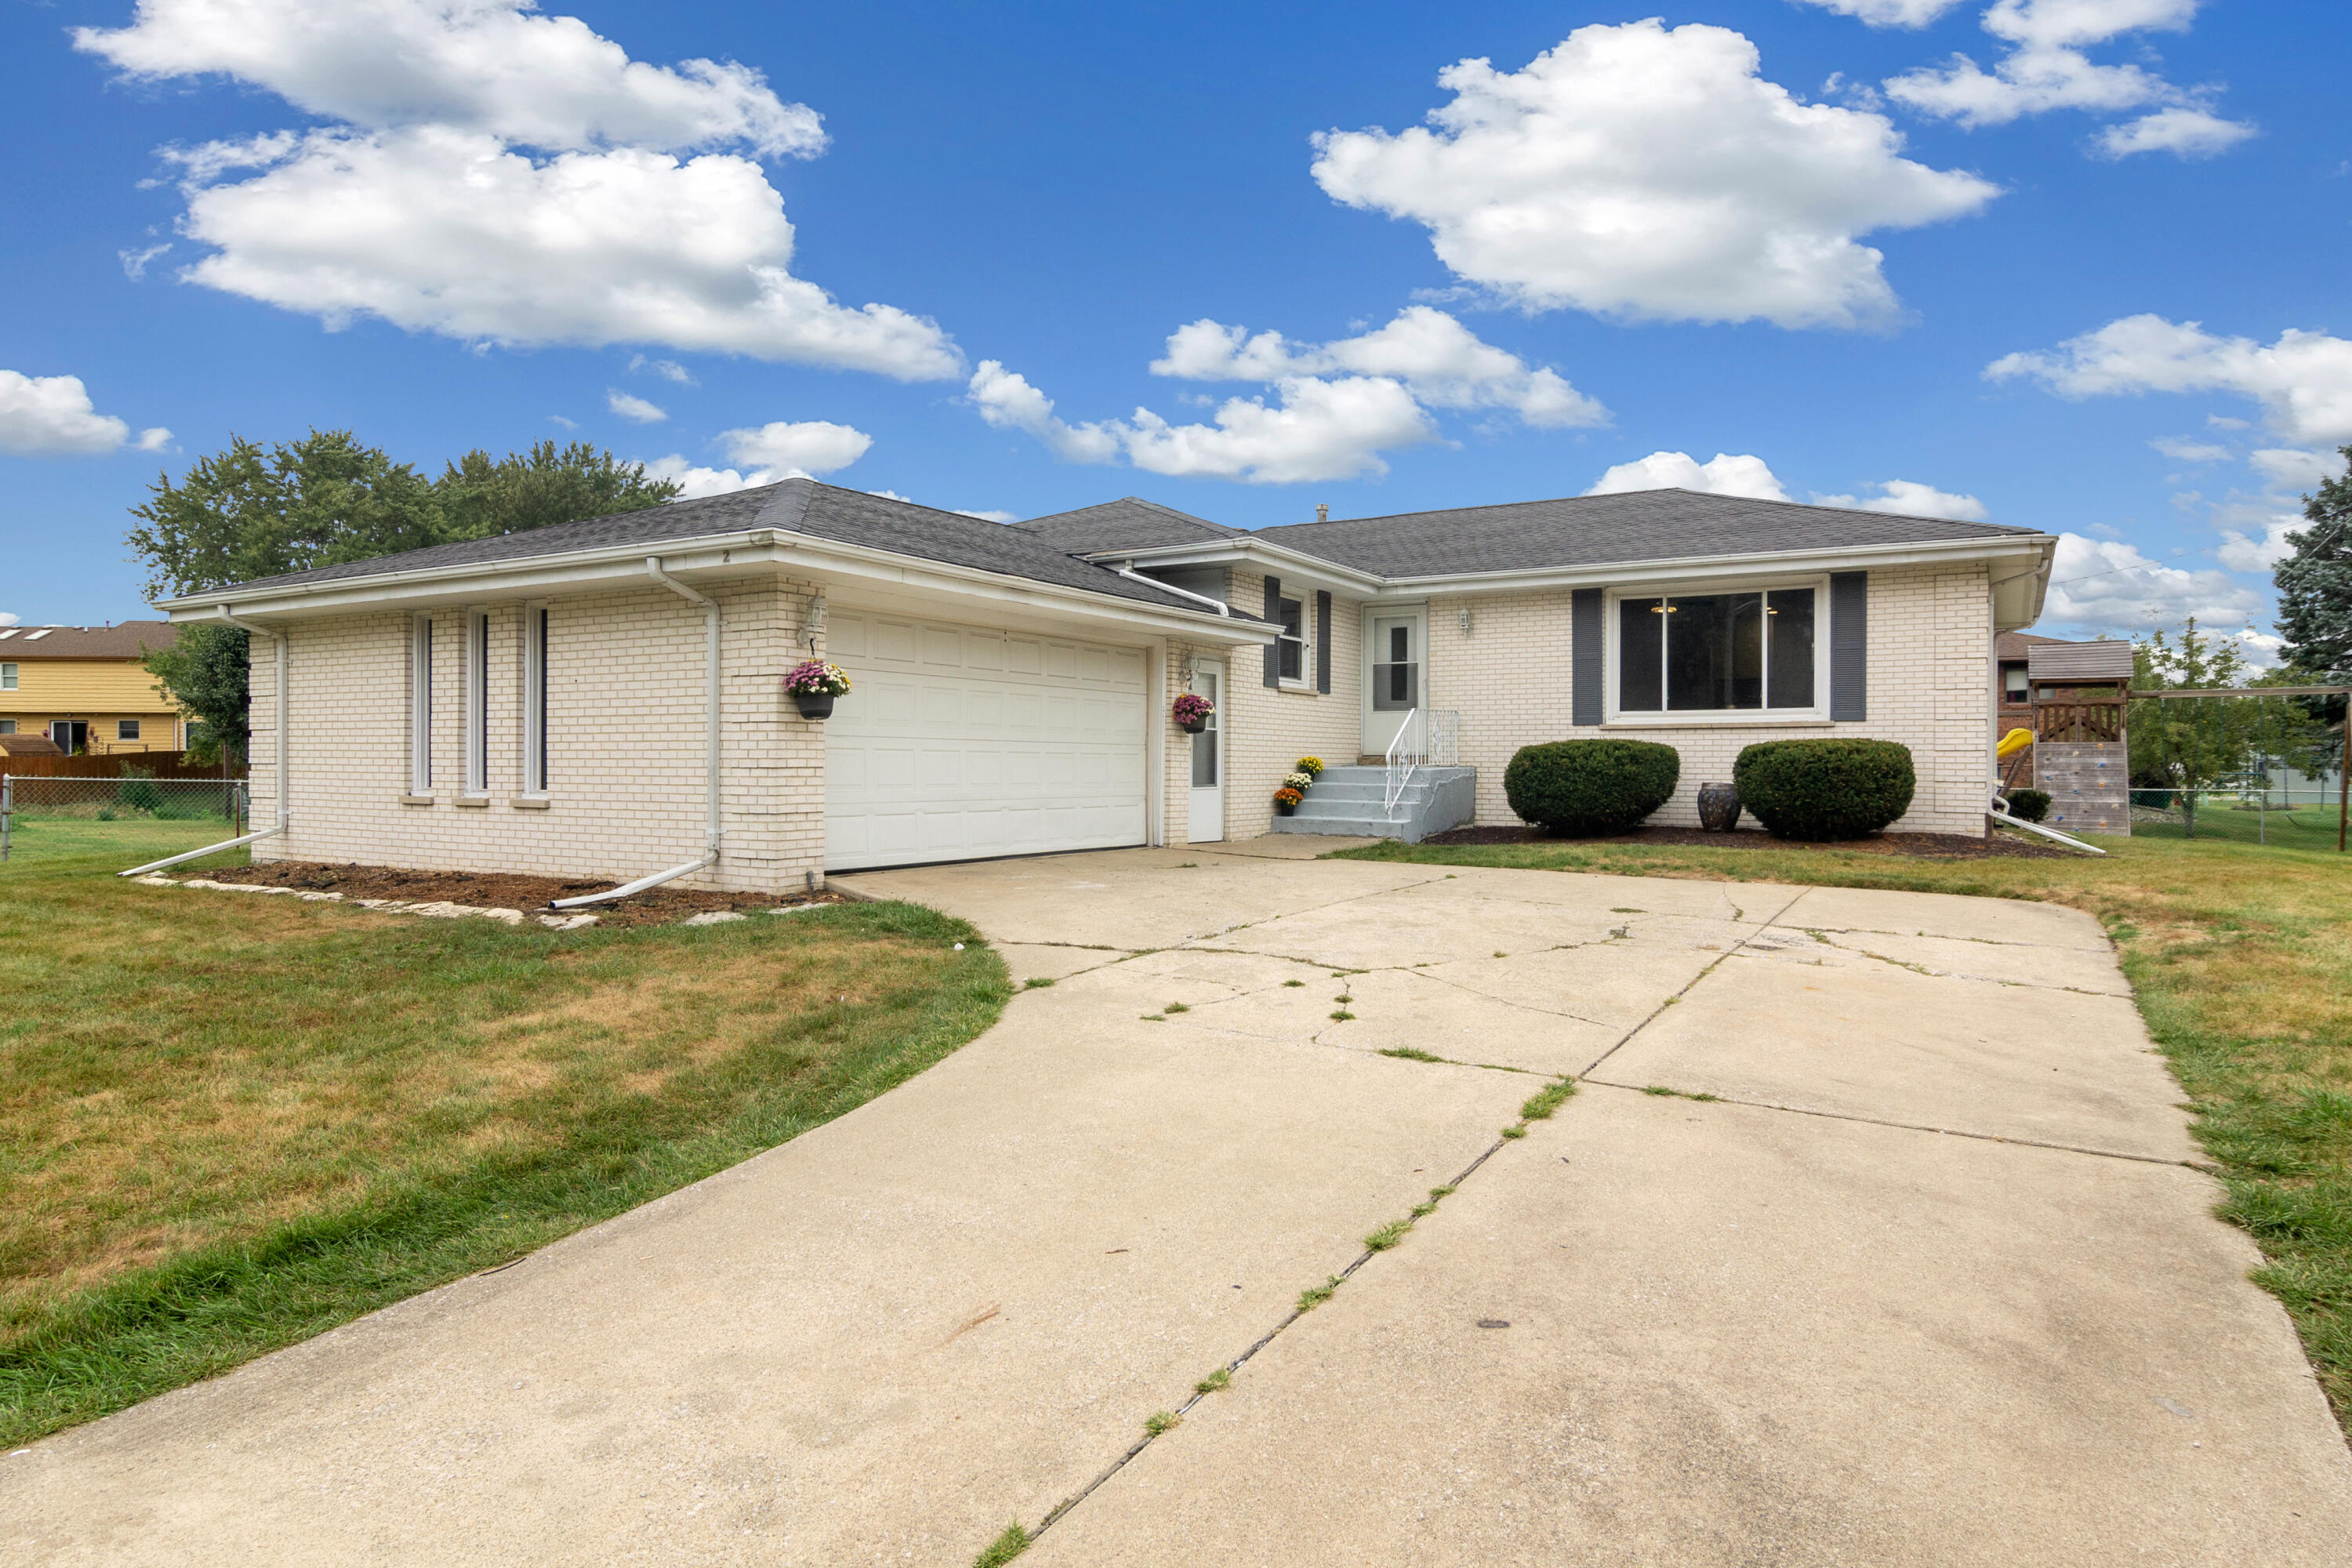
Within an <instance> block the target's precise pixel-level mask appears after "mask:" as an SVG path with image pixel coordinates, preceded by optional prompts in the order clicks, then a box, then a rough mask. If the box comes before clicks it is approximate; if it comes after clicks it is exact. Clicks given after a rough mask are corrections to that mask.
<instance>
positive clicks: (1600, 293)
mask: <svg viewBox="0 0 2352 1568" xmlns="http://www.w3.org/2000/svg"><path fill="white" fill-rule="evenodd" d="M1758 65H1759V58H1758V55H1757V50H1756V46H1755V45H1753V44H1751V43H1750V42H1748V39H1747V38H1746V37H1742V36H1741V35H1740V34H1738V33H1735V32H1732V31H1730V30H1728V29H1727V28H1723V27H1714V26H1699V25H1696V24H1694V25H1692V26H1683V27H1676V28H1673V29H1671V30H1669V29H1668V28H1666V27H1665V26H1664V25H1663V24H1662V23H1660V22H1658V21H1656V20H1654V19H1653V20H1650V21H1644V22H1632V23H1627V24H1625V25H1624V26H1590V27H1580V28H1579V29H1577V30H1576V31H1575V32H1574V33H1571V34H1570V36H1569V37H1568V38H1567V40H1566V41H1565V42H1563V43H1561V44H1560V45H1559V47H1556V48H1553V49H1551V50H1549V51H1548V52H1547V53H1545V54H1542V55H1540V56H1538V57H1537V58H1536V59H1535V60H1534V61H1532V62H1531V63H1530V64H1528V66H1527V67H1526V68H1524V69H1522V70H1518V71H1500V70H1496V68H1494V66H1493V65H1492V64H1491V63H1489V62H1488V61H1486V60H1484V59H1470V60H1464V61H1462V62H1460V63H1459V64H1457V65H1454V66H1451V67H1448V68H1446V69H1445V70H1444V71H1443V72H1441V73H1440V75H1439V77H1438V81H1439V84H1440V85H1441V86H1443V87H1444V88H1446V89H1450V90H1451V91H1452V92H1453V94H1454V98H1453V100H1452V101H1451V102H1448V103H1446V104H1444V105H1442V106H1440V107H1439V108H1437V109H1435V110H1432V111H1431V112H1430V115H1429V120H1430V124H1429V125H1428V126H1427V127H1418V126H1417V127H1413V128H1412V129H1410V130H1406V131H1402V132H1397V133H1394V134H1391V133H1390V132H1386V131H1381V130H1370V131H1332V132H1325V133H1324V134H1322V135H1320V136H1318V138H1317V139H1316V147H1317V150H1318V156H1317V158H1316V161H1315V165H1314V174H1315V178H1316V180H1317V182H1318V184H1321V185H1322V187H1323V189H1324V191H1325V192H1326V193H1328V195H1331V196H1332V197H1333V198H1334V199H1335V200H1338V201H1341V202H1344V203H1347V204H1348V205H1351V206H1358V207H1364V208H1368V209H1370V210H1372V211H1376V212H1383V213H1387V214H1389V215H1390V216H1394V217H1401V218H1410V219H1412V220H1413V221H1414V222H1417V223H1420V224H1423V225H1425V226H1427V227H1428V229H1429V230H1430V233H1431V237H1432V242H1433V246H1434V247H1435V249H1436V252H1437V255H1438V258H1439V259H1440V260H1442V261H1444V263H1445V265H1446V266H1447V267H1449V268H1452V269H1453V270H1454V273H1455V274H1457V275H1458V276H1460V277H1461V278H1463V279H1465V280H1467V281H1468V282H1470V283H1472V284H1475V285H1479V286H1481V287H1483V288H1485V289H1489V290H1491V291H1492V292H1493V293H1495V294H1496V295H1497V296H1499V297H1501V298H1503V299H1505V300H1509V301H1511V302H1513V303H1515V304H1517V305H1519V306H1521V307H1522V308H1524V309H1528V310H1552V309H1559V308H1564V307H1573V308H1575V309H1578V310H1590V311H1594V312H1597V313H1599V314H1602V315H1607V316H1613V317H1620V318H1624V319H1629V320H1661V321H1755V320H1762V321H1774V322H1777V323H1779V324H1780V325H1781V326H1784V327H1863V326H1878V325H1883V324H1885V323H1886V322H1888V321H1892V320H1893V319H1894V318H1895V315H1896V312H1897V306H1896V300H1895V291H1894V289H1892V288H1891V287H1890V286H1889V285H1888V283H1887V281H1886V279H1885V274H1884V273H1883V272H1882V271H1881V269H1880V263H1881V262H1882V261H1883V259H1884V258H1883V257H1882V255H1881V254H1880V252H1878V251H1877V250H1875V249H1874V248H1872V247H1869V246H1866V245H1864V244H1862V243H1861V237H1862V236H1864V235H1866V234H1869V233H1872V232H1874V231H1875V230H1879V229H1895V228H1913V227H1916V226H1920V225H1923V224H1930V223H1936V222H1939V221H1942V220H1944V219H1947V218H1954V217H1959V216H1965V215H1967V214H1969V213H1973V212H1975V211H1977V210H1978V209H1979V208H1980V207H1982V206H1983V205H1985V204H1986V203H1987V202H1988V201H1990V200H1991V199H1992V197H1993V196H1994V195H1996V194H1997V190H1996V187H1994V186H1993V185H1992V184H1989V183H1988V182H1986V181H1984V180H1981V179H1979V178H1978V177H1977V176H1976V175H1974V174H1964V173H1959V172H1955V171H1944V170H1937V169H1931V168H1928V167H1927V165H1925V164H1923V163H1914V162H1912V161H1911V160H1909V159H1906V158H1903V157H1900V156H1898V155H1897V154H1898V153H1899V152H1900V150H1901V148H1902V145H1903V139H1902V137H1901V136H1899V135H1898V134H1896V132H1895V129H1894V127H1893V126H1892V125H1890V124H1889V123H1888V122H1887V121H1886V120H1885V118H1884V117H1882V116H1880V115H1877V114H1874V113H1869V112H1866V111H1864V110H1854V109H1842V108H1838V107H1835V106H1833V105H1829V104H1807V103H1801V102H1799V101H1798V100H1796V99H1795V98H1794V97H1793V96H1792V95H1790V92H1789V91H1788V89H1785V88H1783V87H1780V85H1778V84H1777V83H1774V82H1769V81H1767V80H1765V79H1763V78H1762V77H1760V76H1759V75H1758Z"/></svg>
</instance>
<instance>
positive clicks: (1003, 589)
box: [157, 528, 1276, 643]
mask: <svg viewBox="0 0 2352 1568" xmlns="http://www.w3.org/2000/svg"><path fill="white" fill-rule="evenodd" d="M680 544H681V545H685V546H690V548H688V549H683V550H677V551H672V552H670V553H668V554H667V555H665V556H664V557H663V558H662V559H663V560H664V561H665V562H666V563H667V564H666V568H665V569H666V570H667V571H668V572H669V573H672V574H688V575H693V576H699V575H702V574H707V573H725V574H728V575H730V576H745V575H749V574H752V573H754V572H757V571H760V570H761V569H768V570H781V571H784V572H788V573H791V574H793V575H796V576H807V577H814V578H817V579H819V580H825V579H834V580H841V581H849V580H858V581H863V582H866V583H876V584H888V585H890V586H893V587H903V588H908V589H913V590H916V591H918V592H929V593H941V594H949V593H951V594H953V595H956V596H957V597H958V598H960V599H964V600H971V599H985V600H989V601H992V602H994V603H997V604H1003V605H1015V606H1019V607H1021V608H1024V609H1026V610H1030V611H1033V612H1035V613H1039V614H1043V615H1046V616H1053V617H1055V618H1056V619H1068V618H1072V617H1079V618H1085V619H1090V620H1098V621H1103V622H1106V623H1112V624H1117V625H1120V626H1129V627H1141V628H1145V629H1148V630H1150V631H1152V632H1155V633H1159V634H1162V635H1164V634H1166V633H1168V632H1171V631H1177V632H1180V633H1182V634H1187V635H1192V636H1199V635H1202V634H1203V633H1207V634H1209V635H1210V637H1211V640H1213V641H1217V642H1230V643H1263V642H1270V641H1272V640H1273V637H1274V635H1275V630H1276V628H1274V627H1272V626H1264V625H1262V624H1260V623H1257V622H1254V621H1250V620H1247V619H1246V618H1244V617H1243V616H1232V617H1230V618H1226V617H1222V616H1218V615H1216V614H1214V613H1213V612H1212V611H1210V610H1208V609H1205V608H1204V609H1197V610H1196V609H1193V608H1192V607H1191V606H1189V605H1170V604H1148V603H1146V602H1144V601H1142V600H1140V599H1130V598H1128V597H1126V596H1124V595H1116V594H1108V593H1105V592H1104V591H1103V590H1101V589H1099V588H1080V587H1076V586H1072V585H1068V584H1058V583H1046V582H1044V581H1041V580H1039V579H1036V578H1032V577H1022V576H1018V575H1016V574H1011V573H1003V572H992V571H987V570H984V569H982V568H980V567H976V566H959V565H956V564H953V563H949V562H942V561H929V560H925V559H923V558H921V557H919V556H910V555H903V554H900V553H898V552H896V551H889V550H880V549H877V548H874V547H872V546H868V545H857V544H845V543H843V542H840V541H837V540H828V539H820V538H817V537H815V536H814V535H810V534H799V533H793V532H792V531H789V530H783V529H775V528H758V529H750V530H746V531H741V532H738V533H729V534H711V535H707V536H705V537H702V538H698V539H695V540H691V541H681V542H680ZM644 548H645V547H644V546H643V545H642V544H639V545H635V546H623V547H606V548H603V549H598V550H582V551H567V552H562V553H560V554H551V555H532V556H523V557H520V558H518V559H515V560H510V561H499V562H487V563H467V564H465V565H460V566H440V567H431V568H427V569H425V570H423V571H409V572H383V573H375V574H369V575H365V576H357V577H340V578H334V579H331V580H330V581H326V582H318V583H293V584H286V585H285V586H283V587H279V588H263V589H257V590H252V591H248V592H244V593H241V594H240V595H239V602H240V603H242V604H243V605H245V609H246V613H247V614H248V615H264V614H266V615H270V616H318V615H327V614H331V613H336V612H347V611H361V610H382V609H387V608H417V609H428V608H431V607H433V606H436V605H459V604H465V603H468V602H476V601H479V600H482V599H486V598H540V597H545V596H547V595H550V594H553V593H559V592H577V591H582V590H586V589H593V588H604V587H622V586H625V585H627V584H631V583H635V582H642V581H643V580H644V576H645V566H644V562H645V554H644ZM1152 585H1153V586H1154V587H1156V588H1160V589H1162V590H1165V589H1166V588H1167V586H1168V585H1167V584H1164V583H1154V584H1152ZM204 606H205V600H204V599H203V598H201V597H189V598H182V599H163V600H159V601H157V607H158V608H159V609H162V610H163V611H165V612H166V613H168V614H169V615H170V616H171V617H172V619H173V621H175V622H187V621H193V620H199V619H204V618H207V617H205V615H204V614H203V609H204Z"/></svg>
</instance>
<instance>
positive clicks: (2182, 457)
mask: <svg viewBox="0 0 2352 1568" xmlns="http://www.w3.org/2000/svg"><path fill="white" fill-rule="evenodd" d="M2148 445H2149V446H2151V447H2155V448H2156V449H2157V450H2158V451H2159V452H2161V453H2163V454H2164V455H2165V456H2166V457H2168V458H2171V459H2172V460H2173V461H2174V462H2176V463H2218V462H2221V461H2222V460H2223V459H2224V458H2228V457H2229V456H2230V455H2231V454H2230V448H2229V447H2216V446H2215V445H2213V443H2212V442H2210V441H2192V440H2190V439H2189V437H2186V436H2159V437H2157V438H2156V439H2155V440H2153V441H2150V442H2149V443H2148Z"/></svg>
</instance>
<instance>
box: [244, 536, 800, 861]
mask: <svg viewBox="0 0 2352 1568" xmlns="http://www.w3.org/2000/svg"><path fill="white" fill-rule="evenodd" d="M809 593H810V590H809V587H808V585H807V584H796V583H790V582H784V581H781V580H776V579H763V580H760V581H756V582H751V583H742V584H728V585H726V586H723V587H721V588H719V589H717V590H715V591H714V594H713V596H714V597H716V598H717V599H718V600H719V605H720V612H721V620H720V626H721V636H720V659H719V663H720V668H721V697H720V714H721V765H720V780H721V790H722V794H721V800H720V805H721V822H722V826H724V827H725V828H726V837H725V839H724V841H723V851H722V854H721V856H720V858H719V863H718V865H716V866H715V867H712V868H709V869H708V870H705V871H702V872H699V873H697V874H695V875H694V876H692V877H690V878H688V879H686V882H685V885H688V886H700V887H713V888H724V889H759V890H776V891H785V890H790V889H794V888H798V887H800V886H802V885H803V881H804V879H805V875H806V873H808V872H811V871H816V872H820V873H821V872H822V870H823V868H824V731H823V726H822V725H821V724H816V723H811V722H807V721H803V720H802V719H801V718H800V716H799V714H798V713H797V711H795V710H794V709H793V705H792V703H791V701H790V700H788V699H787V698H785V697H784V695H783V691H782V679H781V677H782V672H783V670H784V669H785V668H789V666H790V665H791V664H792V663H793V662H794V661H795V660H796V659H797V658H802V657H805V656H806V653H807V649H806V647H804V646H796V643H795V636H796V632H797V629H798V627H799V625H800V621H801V617H802V614H803V609H804V606H805V605H806V603H807V600H808V597H809ZM484 607H485V608H487V609H488V614H489V633H490V635H489V662H488V693H489V700H488V709H487V712H488V726H487V728H488V741H489V744H488V753H487V757H488V786H489V787H488V791H487V792H486V793H485V794H484V795H482V796H481V797H479V798H481V799H482V800H483V801H485V802H486V804H481V805H460V804H459V802H460V801H461V800H463V799H466V798H467V791H466V790H465V787H464V785H465V749H466V748H465V708H464V659H465V651H464V650H465V639H464V625H465V616H464V615H463V613H461V612H454V611H452V612H442V613H440V614H437V615H436V617H435V620H436V626H435V633H434V638H433V683H434V713H433V788H432V791H431V795H432V798H431V801H430V803H429V804H405V803H404V801H403V799H402V797H403V796H404V795H406V794H407V793H408V789H409V776H410V775H409V755H408V748H409V720H408V713H409V710H408V700H409V691H408V687H409V671H410V661H409V646H410V645H409V638H410V635H411V634H410V627H411V618H410V617H409V616H407V615H406V614H404V613H403V614H378V615H360V616H335V617H321V618H320V619H317V620H311V621H304V622H299V623H296V624H295V625H294V626H292V627H291V628H290V631H289V639H290V640H289V658H290V662H291V679H290V681H289V692H290V699H291V702H290V710H291V724H290V727H289V729H290V736H291V741H292V746H291V767H290V772H291V773H292V794H291V804H292V826H291V830H290V832H289V835H288V836H287V837H283V838H276V839H265V840H263V841H262V842H261V843H259V844H257V845H256V846H255V847H254V849H255V854H256V857H257V858H264V859H298V860H299V859H314V858H329V857H331V858H336V859H341V860H356V861H360V862H362V863H363V864H369V865H386V866H405V867H415V868H420V869H446V870H477V871H480V870H499V871H513V872H522V873H526V874H532V875H544V876H562V877H614V878H631V877H638V876H643V875H645V874H646V873H647V872H650V871H656V870H660V869H662V868H665V867H668V866H674V865H677V864H678V863H679V862H681V861H684V860H689V859H692V858H695V857H696V856H697V855H698V854H699V853H700V852H701V850H702V847H703V841H704V826H705V811H704V802H705V787H706V786H705V781H704V772H703V769H704V751H705V747H704V706H703V690H704V686H703V647H704V635H703V615H702V611H701V609H700V607H699V606H698V605H692V604H689V603H688V602H687V601H686V600H685V599H682V598H680V597H679V596H677V595H675V594H672V593H669V592H668V591H667V590H665V589H661V588H658V587H653V586H648V587H646V588H643V589H628V590H622V591H616V592H612V593H606V594H599V595H585V596H579V597H568V598H558V599H554V600H552V601H550V602H549V605H548V608H549V610H550V612H551V614H550V626H549V653H548V683H547V685H548V691H547V701H548V737H549V745H548V749H549V758H548V773H549V782H548V790H547V794H546V802H547V804H546V805H544V806H533V805H527V804H519V802H521V801H523V800H524V799H525V798H526V797H524V796H523V795H522V794H521V788H522V765H523V724H522V716H523V690H522V678H523V664H522V651H523V650H522V632H523V615H522V612H523V606H522V605H520V604H517V603H507V604H497V605H487V606H484ZM821 646H822V644H821V643H820V647H821ZM274 678H275V666H274V664H273V663H272V661H271V658H270V654H269V649H268V646H267V643H266V641H265V640H263V639H256V643H255V649H254V675H253V743H252V752H251V754H252V757H253V786H252V787H253V794H254V817H255V820H256V821H257V822H267V821H268V820H270V819H271V817H272V816H273V815H274V813H275V811H276V800H277V796H276V789H277V781H276V779H275V777H274V773H275V766H274V763H275V757H276V739H275V736H274V734H273V733H272V731H273V729H274V726H275V722H276V715H277V707H276V692H275V689H274Z"/></svg>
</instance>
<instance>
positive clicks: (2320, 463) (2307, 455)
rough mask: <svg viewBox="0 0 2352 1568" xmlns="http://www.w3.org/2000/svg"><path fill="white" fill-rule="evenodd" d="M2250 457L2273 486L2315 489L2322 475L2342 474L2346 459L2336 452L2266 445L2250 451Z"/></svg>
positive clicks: (2336, 475)
mask: <svg viewBox="0 0 2352 1568" xmlns="http://www.w3.org/2000/svg"><path fill="white" fill-rule="evenodd" d="M2246 461H2247V463H2248V464H2249V465H2250V466H2252V468H2253V470H2254V472H2256V473H2258V474H2260V475H2262V477H2263V481H2264V482H2265V483H2266V484H2268V485H2269V486H2270V487H2271V488H2272V489H2280V490H2315V489H2318V488H2319V481H2320V480H2322V479H2336V478H2337V477H2338V473H2337V470H2338V469H2340V468H2342V467H2343V459H2341V458H2338V457H2336V454H2335V453H2333V452H2305V451H2301V450H2298V449H2296V448H2294V447H2262V448H2260V449H2259V450H2256V451H2252V452H2249V453H2247V454H2246Z"/></svg>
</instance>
